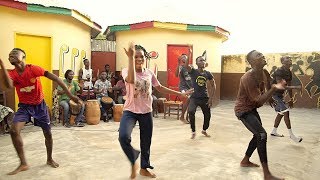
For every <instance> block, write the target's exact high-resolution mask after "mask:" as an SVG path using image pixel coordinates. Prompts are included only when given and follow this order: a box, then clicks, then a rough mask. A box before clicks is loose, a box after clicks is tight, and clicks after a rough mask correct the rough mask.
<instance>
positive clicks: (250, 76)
mask: <svg viewBox="0 0 320 180" xmlns="http://www.w3.org/2000/svg"><path fill="white" fill-rule="evenodd" d="M247 61H248V62H249V64H250V65H251V67H252V69H251V70H249V71H247V72H246V73H245V74H244V75H243V76H242V77H241V79H240V86H239V91H238V95H237V99H236V103H235V107H234V110H235V114H236V116H237V118H238V119H239V120H241V121H242V123H243V124H244V125H245V126H246V128H247V129H248V130H249V131H250V132H252V134H253V138H252V139H251V141H250V143H249V146H248V148H247V151H246V153H245V156H244V158H243V159H242V161H241V162H240V166H241V167H259V165H258V164H255V163H252V162H251V161H250V160H249V158H250V157H251V155H252V154H253V152H254V150H255V149H256V148H257V149H258V154H259V158H260V161H261V165H262V168H263V173H264V179H266V180H270V179H280V178H277V177H275V176H273V175H272V174H271V172H270V171H269V167H268V160H267V133H266V131H265V130H264V128H263V127H262V122H261V119H260V116H259V113H258V112H257V108H259V107H261V106H263V104H264V103H265V102H266V101H268V100H269V99H270V98H271V96H272V94H273V93H274V92H275V91H276V90H284V89H285V81H284V80H282V81H280V82H279V83H277V84H273V85H272V86H271V87H267V88H268V89H269V90H268V91H265V89H266V87H265V86H270V75H269V73H268V71H266V70H264V69H263V67H264V66H265V65H266V64H267V63H266V61H265V57H264V56H263V54H262V53H260V52H258V51H256V50H253V51H251V52H249V53H248V55H247Z"/></svg>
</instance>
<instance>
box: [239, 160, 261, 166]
mask: <svg viewBox="0 0 320 180" xmlns="http://www.w3.org/2000/svg"><path fill="white" fill-rule="evenodd" d="M240 166H241V167H260V166H259V165H258V164H256V163H253V162H250V161H249V162H246V163H243V162H241V163H240Z"/></svg>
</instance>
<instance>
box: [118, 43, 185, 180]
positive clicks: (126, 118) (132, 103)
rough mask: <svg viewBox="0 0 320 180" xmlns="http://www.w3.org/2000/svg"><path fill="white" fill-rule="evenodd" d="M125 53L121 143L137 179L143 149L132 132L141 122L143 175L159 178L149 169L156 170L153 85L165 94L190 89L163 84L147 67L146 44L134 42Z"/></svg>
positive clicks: (177, 93)
mask: <svg viewBox="0 0 320 180" xmlns="http://www.w3.org/2000/svg"><path fill="white" fill-rule="evenodd" d="M125 52H126V54H127V56H128V59H129V62H128V68H125V69H123V70H122V76H123V79H125V84H126V91H127V94H126V97H127V100H126V102H125V104H124V107H123V110H124V111H123V115H122V118H121V122H120V129H119V142H120V145H121V148H122V150H123V151H124V153H125V154H126V156H127V157H128V159H129V161H130V163H131V165H132V169H131V176H130V178H131V179H135V178H136V175H137V174H136V170H137V169H138V166H137V164H136V160H137V158H138V157H139V154H140V152H139V151H138V150H135V149H134V148H133V147H132V146H131V133H132V130H133V128H134V126H135V124H136V122H137V121H138V122H139V126H140V148H141V164H140V165H141V169H140V175H142V176H147V177H150V178H155V177H156V175H155V174H154V173H152V172H150V171H148V170H147V168H150V169H153V167H152V166H151V165H150V146H151V138H152V129H153V123H152V96H151V93H152V88H151V86H153V87H155V89H157V90H158V91H160V92H161V93H165V94H169V93H170V94H174V95H178V96H186V95H188V93H190V92H186V93H180V92H178V91H174V90H171V89H168V88H166V87H164V86H162V85H161V84H160V83H159V81H158V80H157V78H156V76H155V75H154V73H153V72H152V71H151V70H149V69H146V68H143V64H144V62H145V57H146V55H147V52H146V50H145V49H144V48H143V47H142V46H139V45H135V46H134V45H133V44H132V43H131V44H130V46H129V49H128V50H126V49H125Z"/></svg>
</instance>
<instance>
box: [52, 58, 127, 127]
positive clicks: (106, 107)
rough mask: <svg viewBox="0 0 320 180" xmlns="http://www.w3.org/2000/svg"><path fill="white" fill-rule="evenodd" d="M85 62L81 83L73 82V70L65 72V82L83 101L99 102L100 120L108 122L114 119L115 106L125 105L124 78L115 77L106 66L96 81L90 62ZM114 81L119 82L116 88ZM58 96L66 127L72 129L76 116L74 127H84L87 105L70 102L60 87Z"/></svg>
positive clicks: (80, 76)
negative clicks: (113, 108)
mask: <svg viewBox="0 0 320 180" xmlns="http://www.w3.org/2000/svg"><path fill="white" fill-rule="evenodd" d="M83 62H84V68H82V69H80V71H79V83H78V82H77V81H75V80H73V77H74V72H73V71H72V70H67V71H66V72H65V74H64V78H65V79H64V80H63V82H64V83H65V84H66V85H67V87H68V88H69V91H70V92H71V93H72V94H73V95H78V96H79V98H80V99H82V100H83V101H87V100H92V99H95V100H97V101H98V103H99V106H100V112H101V115H100V119H101V120H103V121H105V122H108V121H109V120H110V119H111V118H112V114H113V111H112V107H113V106H114V104H123V103H124V96H125V94H126V90H125V83H124V81H123V78H122V76H121V75H120V76H118V77H115V76H114V73H112V72H111V71H110V66H109V65H108V64H107V65H105V71H102V72H101V73H100V74H99V75H98V78H99V79H97V80H96V79H94V78H93V70H92V69H91V68H89V61H88V60H87V59H85V60H84V61H83ZM112 79H115V80H117V82H116V83H115V85H114V86H112V83H111V80H112ZM57 95H59V105H60V106H61V107H63V115H64V117H63V119H64V126H65V127H68V128H70V127H71V125H72V124H70V122H71V119H72V116H75V117H74V126H76V127H83V126H84V124H83V122H85V120H84V112H85V104H84V103H80V104H76V103H73V102H72V101H70V99H69V97H68V96H67V95H66V94H65V92H64V91H63V89H62V87H60V86H58V88H57ZM69 117H70V118H69Z"/></svg>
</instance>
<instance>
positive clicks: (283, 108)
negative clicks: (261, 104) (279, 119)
mask: <svg viewBox="0 0 320 180" xmlns="http://www.w3.org/2000/svg"><path fill="white" fill-rule="evenodd" d="M272 98H273V99H274V100H275V103H276V105H275V106H274V110H275V111H276V112H277V113H278V114H280V115H283V113H285V112H287V111H289V107H288V106H287V105H286V103H285V102H284V98H283V96H279V95H273V96H272Z"/></svg>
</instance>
